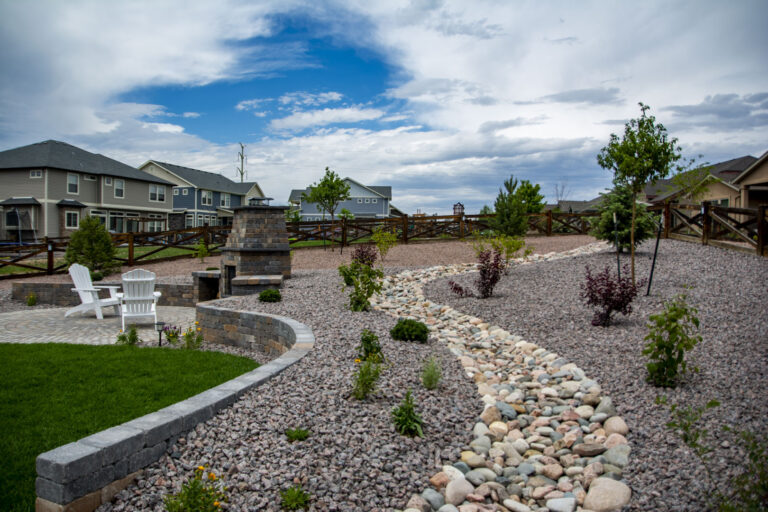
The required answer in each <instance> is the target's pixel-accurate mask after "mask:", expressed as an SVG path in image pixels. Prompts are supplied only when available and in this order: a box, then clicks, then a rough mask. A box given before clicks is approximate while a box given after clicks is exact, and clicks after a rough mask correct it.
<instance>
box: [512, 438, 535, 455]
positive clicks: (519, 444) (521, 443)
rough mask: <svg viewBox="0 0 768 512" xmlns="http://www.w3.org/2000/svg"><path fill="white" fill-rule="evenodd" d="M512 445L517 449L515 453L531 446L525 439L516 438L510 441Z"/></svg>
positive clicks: (523, 451) (524, 450)
mask: <svg viewBox="0 0 768 512" xmlns="http://www.w3.org/2000/svg"><path fill="white" fill-rule="evenodd" d="M512 447H513V448H514V449H515V450H517V453H519V454H523V453H525V452H527V451H528V450H529V449H530V448H531V446H530V445H529V444H528V443H527V442H526V441H525V439H516V440H514V441H512Z"/></svg>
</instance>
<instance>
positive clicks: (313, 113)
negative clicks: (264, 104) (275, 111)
mask: <svg viewBox="0 0 768 512" xmlns="http://www.w3.org/2000/svg"><path fill="white" fill-rule="evenodd" d="M383 115H384V111H382V110H379V109H375V108H359V107H348V108H324V109H322V110H309V111H299V112H294V113H293V114H291V115H289V116H287V117H282V118H279V119H273V120H272V121H271V122H270V123H269V124H270V126H271V127H272V128H274V129H276V130H303V129H305V128H309V127H312V126H324V125H329V124H336V123H358V122H360V121H371V120H373V119H378V118H380V117H381V116H383Z"/></svg>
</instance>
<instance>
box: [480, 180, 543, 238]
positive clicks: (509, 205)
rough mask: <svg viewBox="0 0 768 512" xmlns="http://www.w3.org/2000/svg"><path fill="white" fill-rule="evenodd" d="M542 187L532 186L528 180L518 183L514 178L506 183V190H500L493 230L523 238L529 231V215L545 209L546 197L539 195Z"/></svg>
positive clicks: (495, 207)
mask: <svg viewBox="0 0 768 512" xmlns="http://www.w3.org/2000/svg"><path fill="white" fill-rule="evenodd" d="M540 189H541V187H540V186H539V185H532V184H531V183H530V182H529V181H528V180H523V181H521V182H519V183H518V181H517V180H516V179H515V178H514V176H510V177H509V179H508V180H505V181H504V188H501V189H499V195H498V196H496V202H495V203H494V209H495V210H496V218H495V219H494V220H493V223H492V225H493V228H494V229H495V230H496V231H499V232H501V233H504V234H505V235H509V236H523V235H525V233H526V232H527V231H528V218H527V215H526V214H528V213H538V212H540V211H541V210H542V209H543V208H544V203H543V200H544V196H543V195H541V194H539V190H540Z"/></svg>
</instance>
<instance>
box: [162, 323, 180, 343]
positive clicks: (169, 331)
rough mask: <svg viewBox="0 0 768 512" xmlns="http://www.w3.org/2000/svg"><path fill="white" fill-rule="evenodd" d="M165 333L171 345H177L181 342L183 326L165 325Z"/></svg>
mask: <svg viewBox="0 0 768 512" xmlns="http://www.w3.org/2000/svg"><path fill="white" fill-rule="evenodd" d="M163 334H165V340H166V341H167V342H168V343H170V344H171V345H175V344H177V343H178V342H179V337H180V336H181V328H180V327H178V326H176V325H166V326H163Z"/></svg>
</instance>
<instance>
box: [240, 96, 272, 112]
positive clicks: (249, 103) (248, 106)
mask: <svg viewBox="0 0 768 512" xmlns="http://www.w3.org/2000/svg"><path fill="white" fill-rule="evenodd" d="M268 101H272V99H271V98H254V99H252V100H243V101H241V102H240V103H238V104H237V105H235V109H236V110H243V111H245V110H253V109H255V108H259V107H260V106H261V105H262V104H263V103H266V102H268Z"/></svg>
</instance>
